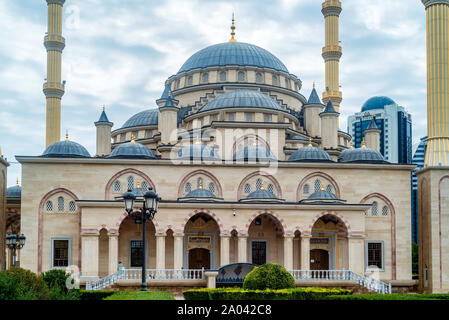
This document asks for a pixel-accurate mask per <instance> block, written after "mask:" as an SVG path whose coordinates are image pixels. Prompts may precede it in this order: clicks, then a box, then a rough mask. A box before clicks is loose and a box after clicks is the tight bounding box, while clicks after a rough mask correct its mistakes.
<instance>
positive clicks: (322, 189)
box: [321, 182, 324, 191]
mask: <svg viewBox="0 0 449 320" xmlns="http://www.w3.org/2000/svg"><path fill="white" fill-rule="evenodd" d="M321 191H324V183H323V182H321Z"/></svg>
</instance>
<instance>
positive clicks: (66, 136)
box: [65, 130, 69, 141]
mask: <svg viewBox="0 0 449 320" xmlns="http://www.w3.org/2000/svg"><path fill="white" fill-rule="evenodd" d="M65 141H69V130H66V131H65Z"/></svg>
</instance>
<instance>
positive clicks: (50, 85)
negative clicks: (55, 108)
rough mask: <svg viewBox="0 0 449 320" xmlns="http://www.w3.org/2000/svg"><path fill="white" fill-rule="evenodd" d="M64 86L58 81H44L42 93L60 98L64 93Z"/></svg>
mask: <svg viewBox="0 0 449 320" xmlns="http://www.w3.org/2000/svg"><path fill="white" fill-rule="evenodd" d="M64 92H65V86H64V84H62V83H59V82H46V83H44V94H45V96H46V97H47V98H49V97H54V98H61V97H62V96H63V95H64Z"/></svg>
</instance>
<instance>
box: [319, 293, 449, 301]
mask: <svg viewBox="0 0 449 320" xmlns="http://www.w3.org/2000/svg"><path fill="white" fill-rule="evenodd" d="M327 299H328V300H448V299H449V295H447V294H446V295H444V294H358V295H352V296H333V295H331V296H328V297H327Z"/></svg>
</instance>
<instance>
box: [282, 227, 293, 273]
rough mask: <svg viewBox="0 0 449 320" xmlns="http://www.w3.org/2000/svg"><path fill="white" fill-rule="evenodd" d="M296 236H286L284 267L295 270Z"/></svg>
mask: <svg viewBox="0 0 449 320" xmlns="http://www.w3.org/2000/svg"><path fill="white" fill-rule="evenodd" d="M294 237H295V236H294V235H284V267H285V268H286V269H287V270H293V238H294Z"/></svg>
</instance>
